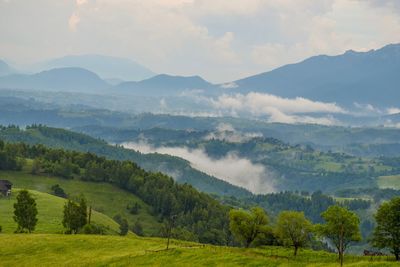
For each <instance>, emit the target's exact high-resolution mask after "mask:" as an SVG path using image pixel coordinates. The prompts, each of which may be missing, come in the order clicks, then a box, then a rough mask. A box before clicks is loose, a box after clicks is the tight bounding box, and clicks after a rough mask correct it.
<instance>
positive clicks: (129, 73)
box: [36, 55, 155, 81]
mask: <svg viewBox="0 0 400 267" xmlns="http://www.w3.org/2000/svg"><path fill="white" fill-rule="evenodd" d="M66 67H69V68H72V67H75V68H76V67H77V68H84V69H87V70H89V71H92V72H94V73H97V74H98V75H99V76H100V77H102V78H103V79H120V80H125V81H140V80H143V79H147V78H150V77H152V76H154V75H155V73H154V72H152V71H151V70H149V69H147V68H146V67H144V66H142V65H140V64H138V63H136V62H134V61H132V60H129V59H126V58H118V57H111V56H103V55H70V56H65V57H61V58H55V59H52V60H49V61H46V62H42V63H38V64H37V66H36V68H37V69H40V70H49V69H54V68H66Z"/></svg>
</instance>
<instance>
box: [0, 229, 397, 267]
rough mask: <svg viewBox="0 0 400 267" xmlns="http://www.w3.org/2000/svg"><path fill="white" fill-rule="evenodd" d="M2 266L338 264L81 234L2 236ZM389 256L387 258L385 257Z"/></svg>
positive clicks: (368, 262) (358, 264) (371, 261)
mask: <svg viewBox="0 0 400 267" xmlns="http://www.w3.org/2000/svg"><path fill="white" fill-rule="evenodd" d="M0 241H1V242H2V243H4V244H8V245H7V246H0V266H16V265H18V266H43V263H44V262H45V263H46V265H48V266H76V265H84V266H244V265H246V266H293V267H296V266H303V267H305V266H326V267H330V266H332V267H333V266H338V263H337V255H336V254H333V253H327V252H317V251H311V250H301V251H300V253H299V255H298V256H297V257H294V256H292V250H291V248H283V247H263V248H251V249H244V248H233V247H225V246H224V247H216V246H210V245H200V244H197V243H189V242H183V241H176V240H172V243H171V246H170V249H169V250H165V247H166V240H165V239H158V238H140V237H116V236H84V235H76V236H71V235H43V234H38V235H36V234H31V235H9V234H6V235H0ZM387 260H390V261H387ZM345 264H346V265H347V266H353V267H367V266H368V267H369V266H387V267H390V266H397V265H398V263H397V262H394V261H393V259H392V258H387V257H373V258H372V257H371V258H369V257H368V258H366V257H363V256H353V255H346V256H345Z"/></svg>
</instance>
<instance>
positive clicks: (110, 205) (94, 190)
mask: <svg viewBox="0 0 400 267" xmlns="http://www.w3.org/2000/svg"><path fill="white" fill-rule="evenodd" d="M0 178H1V179H6V180H9V181H11V182H12V183H13V184H14V185H13V186H14V187H18V188H25V189H32V190H37V191H40V192H47V193H50V192H51V186H53V185H55V184H59V185H60V186H61V187H62V188H63V189H64V191H65V192H66V193H67V194H68V196H69V197H70V198H72V199H73V198H74V197H78V196H80V195H81V194H83V195H84V196H85V198H86V199H87V201H88V204H89V205H92V207H93V208H94V209H95V210H97V211H98V212H101V213H104V214H105V215H107V216H109V217H111V218H113V217H114V216H115V215H117V214H120V215H121V216H122V217H124V218H126V219H127V220H128V222H129V224H130V225H133V224H134V222H136V221H137V220H139V221H140V223H141V224H142V226H143V230H144V233H145V234H146V235H151V234H153V233H157V232H158V231H159V227H160V223H158V222H157V220H156V218H155V217H153V216H152V215H151V214H150V207H149V206H148V205H147V204H145V203H144V202H143V201H142V200H141V199H139V198H138V197H136V196H135V195H134V194H132V193H129V192H127V191H124V190H122V189H119V188H117V187H115V186H113V185H110V184H107V183H93V182H84V181H80V180H66V179H62V178H57V177H49V176H36V175H32V174H30V173H29V172H28V171H21V172H13V171H0ZM131 203H139V204H140V206H141V207H142V208H141V209H140V210H139V214H137V215H133V214H130V213H129V211H128V210H127V208H126V207H127V205H128V204H131Z"/></svg>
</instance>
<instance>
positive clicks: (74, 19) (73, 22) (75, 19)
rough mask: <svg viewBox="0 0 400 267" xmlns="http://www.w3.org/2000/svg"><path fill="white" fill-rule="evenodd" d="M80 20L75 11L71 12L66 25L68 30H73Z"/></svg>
mask: <svg viewBox="0 0 400 267" xmlns="http://www.w3.org/2000/svg"><path fill="white" fill-rule="evenodd" d="M80 21H81V18H80V17H79V15H78V14H76V13H74V14H72V15H71V17H70V18H69V20H68V27H69V29H70V31H72V32H75V31H76V29H77V26H78V24H79V22H80Z"/></svg>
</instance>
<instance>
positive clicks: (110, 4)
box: [0, 0, 400, 82]
mask: <svg viewBox="0 0 400 267" xmlns="http://www.w3.org/2000/svg"><path fill="white" fill-rule="evenodd" d="M0 36H1V37H0V58H3V59H6V60H7V61H8V62H9V63H12V64H15V65H17V66H18V65H24V64H31V63H33V62H36V61H39V60H43V59H49V58H53V57H59V56H64V55H69V54H88V53H90V54H104V55H112V56H118V57H125V58H129V59H132V60H135V61H137V62H139V63H141V64H143V65H145V66H146V67H148V68H150V69H152V70H153V71H154V72H157V73H169V74H179V75H194V74H196V75H197V74H198V75H201V76H203V77H204V78H206V79H208V80H210V81H213V82H225V81H229V80H235V79H237V78H240V77H244V76H247V75H251V74H255V73H259V72H263V71H267V70H271V69H273V68H275V67H277V66H280V65H283V64H286V63H292V62H296V61H299V60H301V59H304V58H306V57H308V56H311V55H316V54H330V55H334V54H340V53H342V52H344V51H346V50H348V49H354V50H363V51H365V50H369V49H373V48H379V47H381V46H384V45H385V44H388V43H399V42H400V1H399V0H279V1H278V0H0Z"/></svg>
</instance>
